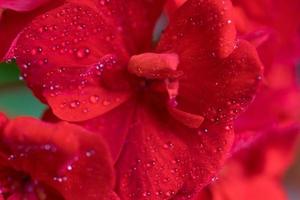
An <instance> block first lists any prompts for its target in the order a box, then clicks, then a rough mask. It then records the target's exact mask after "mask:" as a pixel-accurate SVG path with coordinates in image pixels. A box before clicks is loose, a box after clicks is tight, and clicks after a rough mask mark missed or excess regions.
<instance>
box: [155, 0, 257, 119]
mask: <svg viewBox="0 0 300 200" xmlns="http://www.w3.org/2000/svg"><path fill="white" fill-rule="evenodd" d="M231 12H232V7H231V4H230V2H229V1H214V0H210V1H197V0H190V1H187V2H186V3H185V4H184V5H182V6H181V7H180V8H179V9H177V12H176V13H175V14H174V16H173V18H171V21H170V25H169V28H167V30H166V31H165V33H164V34H163V36H162V39H161V41H160V43H159V46H158V51H159V52H175V53H177V54H178V55H179V57H180V64H179V66H178V70H180V71H183V73H184V75H183V78H182V79H180V80H179V92H178V96H177V101H178V107H179V108H180V109H181V110H184V111H186V112H189V113H193V114H198V115H201V116H203V117H204V118H205V119H206V120H208V121H211V122H216V121H231V120H232V119H234V118H235V116H236V115H237V114H238V113H239V112H240V111H243V110H244V108H245V107H246V106H247V105H248V104H249V103H250V102H251V101H252V99H253V97H254V95H255V93H256V89H257V87H258V83H259V82H260V79H261V76H262V65H261V62H260V60H259V58H258V56H257V53H256V50H255V48H254V47H252V46H251V45H250V44H249V43H248V42H246V41H243V40H241V41H235V28H234V25H233V23H232V16H231Z"/></svg>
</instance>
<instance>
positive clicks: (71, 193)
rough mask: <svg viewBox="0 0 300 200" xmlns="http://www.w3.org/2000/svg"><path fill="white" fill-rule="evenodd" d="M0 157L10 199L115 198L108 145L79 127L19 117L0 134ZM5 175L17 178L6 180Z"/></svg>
mask: <svg viewBox="0 0 300 200" xmlns="http://www.w3.org/2000/svg"><path fill="white" fill-rule="evenodd" d="M0 155H1V156H0V158H1V161H0V168H1V171H3V170H4V171H6V173H4V174H1V177H0V183H1V184H4V186H7V191H6V192H5V193H4V195H5V196H6V197H9V199H14V198H16V199H19V198H17V196H18V195H21V196H22V197H24V198H25V197H29V196H35V198H31V197H30V198H29V199H37V198H42V199H62V198H63V199H88V200H92V199H97V200H98V199H103V200H104V199H115V198H112V197H113V194H112V193H113V192H112V190H113V186H114V173H113V169H112V161H111V158H110V154H109V152H108V150H107V148H106V145H105V144H104V142H103V141H102V139H101V137H99V136H97V135H95V134H93V133H91V132H88V131H86V130H85V129H83V128H81V127H79V126H76V125H71V124H68V123H66V122H61V123H58V124H55V125H52V124H48V123H43V122H40V121H38V120H36V119H32V118H17V119H15V120H12V121H10V122H8V123H7V124H6V126H5V128H4V129H3V131H2V132H1V153H0ZM22 174H23V175H22ZM9 175H11V176H12V177H15V179H14V178H13V180H12V181H11V182H10V181H8V182H7V181H6V182H5V180H6V179H5V177H6V176H9ZM22 177H23V179H22ZM24 178H26V179H24ZM3 181H4V182H3ZM5 184H6V185H5ZM48 195H50V197H49V196H48ZM51 195H54V197H55V198H54V197H53V196H52V198H51Z"/></svg>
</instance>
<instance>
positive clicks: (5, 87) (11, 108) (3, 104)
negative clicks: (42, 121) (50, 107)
mask: <svg viewBox="0 0 300 200" xmlns="http://www.w3.org/2000/svg"><path fill="white" fill-rule="evenodd" d="M19 76H20V73H19V70H18V68H17V66H16V65H15V64H6V63H0V112H4V113H6V114H7V115H8V116H9V117H16V116H20V115H22V116H23V115H29V116H35V117H40V116H41V115H42V113H43V111H44V110H45V108H46V106H45V105H44V104H42V103H40V102H39V100H38V99H37V98H35V96H34V95H33V94H32V92H31V90H30V89H29V88H27V87H26V85H25V83H24V81H21V80H19Z"/></svg>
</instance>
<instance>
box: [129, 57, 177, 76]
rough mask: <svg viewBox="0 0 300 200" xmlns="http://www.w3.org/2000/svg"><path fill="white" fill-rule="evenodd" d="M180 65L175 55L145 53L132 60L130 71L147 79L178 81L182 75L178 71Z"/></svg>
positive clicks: (130, 61)
mask: <svg viewBox="0 0 300 200" xmlns="http://www.w3.org/2000/svg"><path fill="white" fill-rule="evenodd" d="M178 64H179V58H178V55H177V54H175V53H162V54H158V53H144V54H140V55H135V56H132V57H131V58H130V60H129V64H128V71H129V72H131V73H133V74H135V75H136V76H138V77H143V78H146V79H166V78H171V79H176V78H178V77H180V76H181V75H182V72H180V71H176V70H177V67H178Z"/></svg>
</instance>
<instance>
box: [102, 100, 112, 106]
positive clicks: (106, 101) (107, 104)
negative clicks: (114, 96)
mask: <svg viewBox="0 0 300 200" xmlns="http://www.w3.org/2000/svg"><path fill="white" fill-rule="evenodd" d="M102 104H103V105H104V106H109V105H110V104H111V101H110V100H104V101H103V102H102Z"/></svg>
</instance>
